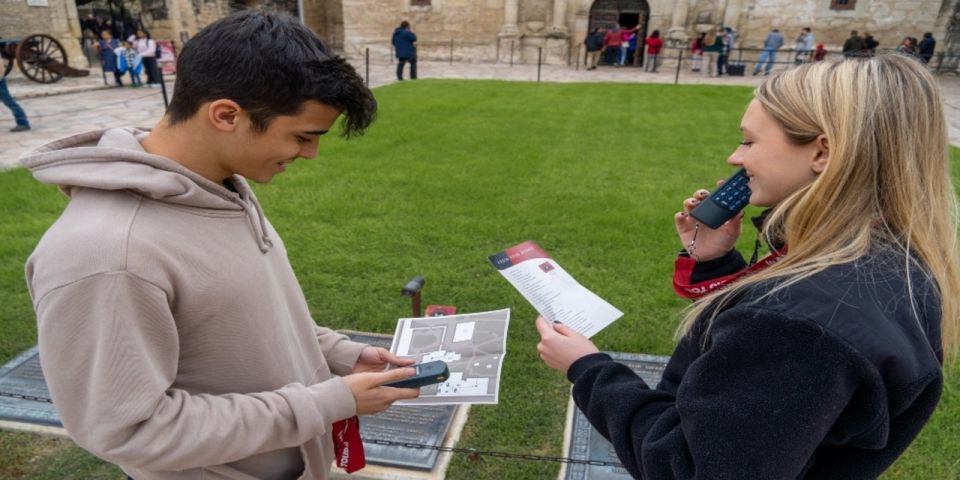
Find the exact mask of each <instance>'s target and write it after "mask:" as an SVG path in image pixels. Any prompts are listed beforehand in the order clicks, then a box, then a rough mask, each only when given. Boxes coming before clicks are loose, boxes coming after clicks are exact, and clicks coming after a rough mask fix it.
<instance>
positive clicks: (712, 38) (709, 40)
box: [703, 27, 717, 47]
mask: <svg viewBox="0 0 960 480" xmlns="http://www.w3.org/2000/svg"><path fill="white" fill-rule="evenodd" d="M714 43H717V27H710V30H707V36H706V37H704V38H703V44H704V45H706V46H708V47H709V46H712V45H713V44H714Z"/></svg>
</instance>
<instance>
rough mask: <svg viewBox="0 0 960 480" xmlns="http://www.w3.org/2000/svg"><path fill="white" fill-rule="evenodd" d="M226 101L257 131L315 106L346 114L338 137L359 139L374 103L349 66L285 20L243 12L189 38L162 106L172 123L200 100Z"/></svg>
mask: <svg viewBox="0 0 960 480" xmlns="http://www.w3.org/2000/svg"><path fill="white" fill-rule="evenodd" d="M218 99H229V100H233V101H235V102H237V103H238V104H239V105H240V106H241V107H243V109H244V110H246V111H247V113H248V114H249V115H250V118H251V121H252V122H253V124H254V126H255V128H257V129H258V130H259V131H261V132H262V131H265V130H266V129H267V127H268V126H269V125H270V121H271V120H273V118H275V117H277V116H280V115H296V114H298V113H300V111H302V109H303V104H304V102H306V101H308V100H316V101H318V102H320V103H323V104H326V105H329V106H331V107H334V108H336V109H338V110H341V111H343V114H344V117H345V118H344V122H343V135H344V136H346V137H350V136H352V135H359V134H362V133H363V131H364V130H365V129H366V128H367V127H368V126H369V125H370V123H371V122H373V119H374V117H375V116H376V111H377V102H376V100H374V98H373V93H372V92H370V89H368V88H367V87H366V85H364V82H363V79H362V78H360V76H359V75H358V74H357V72H356V70H354V69H353V67H352V66H350V64H348V63H347V62H346V60H344V59H343V58H340V57H338V56H336V55H334V54H333V53H332V52H330V51H329V50H328V49H327V47H326V46H325V45H324V44H323V42H322V41H321V40H320V39H319V38H318V37H317V36H316V35H315V34H314V33H313V32H311V31H310V30H309V29H307V28H306V27H305V26H303V24H302V23H300V21H299V20H298V19H296V18H294V17H292V16H290V15H287V14H282V13H274V12H265V11H260V10H244V11H241V12H237V13H234V14H232V15H230V16H228V17H225V18H222V19H220V20H217V21H216V22H214V23H212V24H210V25H208V26H207V27H206V28H204V29H203V30H201V31H200V32H199V33H198V34H197V35H196V36H195V37H193V38H192V39H190V41H189V42H188V43H187V45H186V46H185V47H184V49H183V52H182V53H181V54H180V58H179V59H178V60H177V81H176V84H175V87H174V95H173V100H172V101H171V102H170V106H169V107H168V108H167V115H169V120H170V123H171V124H172V125H176V124H177V123H180V122H183V121H186V120H187V119H189V118H191V117H193V115H194V114H196V113H197V110H198V109H199V108H200V105H202V104H203V103H205V102H210V101H214V100H218Z"/></svg>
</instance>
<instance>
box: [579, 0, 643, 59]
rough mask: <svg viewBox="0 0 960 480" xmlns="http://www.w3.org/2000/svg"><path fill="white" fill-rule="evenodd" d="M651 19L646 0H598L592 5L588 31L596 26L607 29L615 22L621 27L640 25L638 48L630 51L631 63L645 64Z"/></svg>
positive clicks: (602, 29) (627, 27) (601, 29)
mask: <svg viewBox="0 0 960 480" xmlns="http://www.w3.org/2000/svg"><path fill="white" fill-rule="evenodd" d="M649 19H650V5H649V4H647V2H646V1H644V0H596V1H595V2H593V5H591V6H590V19H589V21H588V25H587V31H588V32H592V31H593V29H594V28H599V29H600V31H607V30H609V29H610V27H611V26H612V25H613V24H618V25H620V28H626V29H631V28H633V27H636V26H637V25H640V29H639V30H637V49H636V50H635V51H633V52H630V59H631V60H628V62H627V63H628V64H630V65H642V64H643V54H644V53H645V52H644V48H643V39H645V38H647V21H648V20H649Z"/></svg>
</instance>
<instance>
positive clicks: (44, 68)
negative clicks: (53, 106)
mask: <svg viewBox="0 0 960 480" xmlns="http://www.w3.org/2000/svg"><path fill="white" fill-rule="evenodd" d="M66 64H67V51H66V50H64V49H63V45H60V42H58V41H57V39H55V38H53V37H51V36H50V35H47V34H44V33H35V34H33V35H28V36H26V37H24V38H23V39H22V40H21V41H20V45H18V46H17V66H19V67H20V71H21V72H23V75H24V76H26V77H27V78H29V79H30V80H33V81H35V82H39V83H53V82H56V81H58V80H60V79H61V78H63V71H62V70H61V67H63V66H64V65H66Z"/></svg>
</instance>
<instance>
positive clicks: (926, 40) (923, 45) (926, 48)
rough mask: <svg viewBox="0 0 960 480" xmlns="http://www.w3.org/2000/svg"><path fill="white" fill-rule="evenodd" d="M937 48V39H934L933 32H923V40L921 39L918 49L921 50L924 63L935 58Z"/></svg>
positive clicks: (921, 58)
mask: <svg viewBox="0 0 960 480" xmlns="http://www.w3.org/2000/svg"><path fill="white" fill-rule="evenodd" d="M936 48H937V41H936V40H934V39H933V34H932V33H930V32H927V33H924V34H923V40H920V45H919V46H918V49H919V50H920V60H921V61H923V63H930V59H931V58H933V51H934V50H935V49H936Z"/></svg>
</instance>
